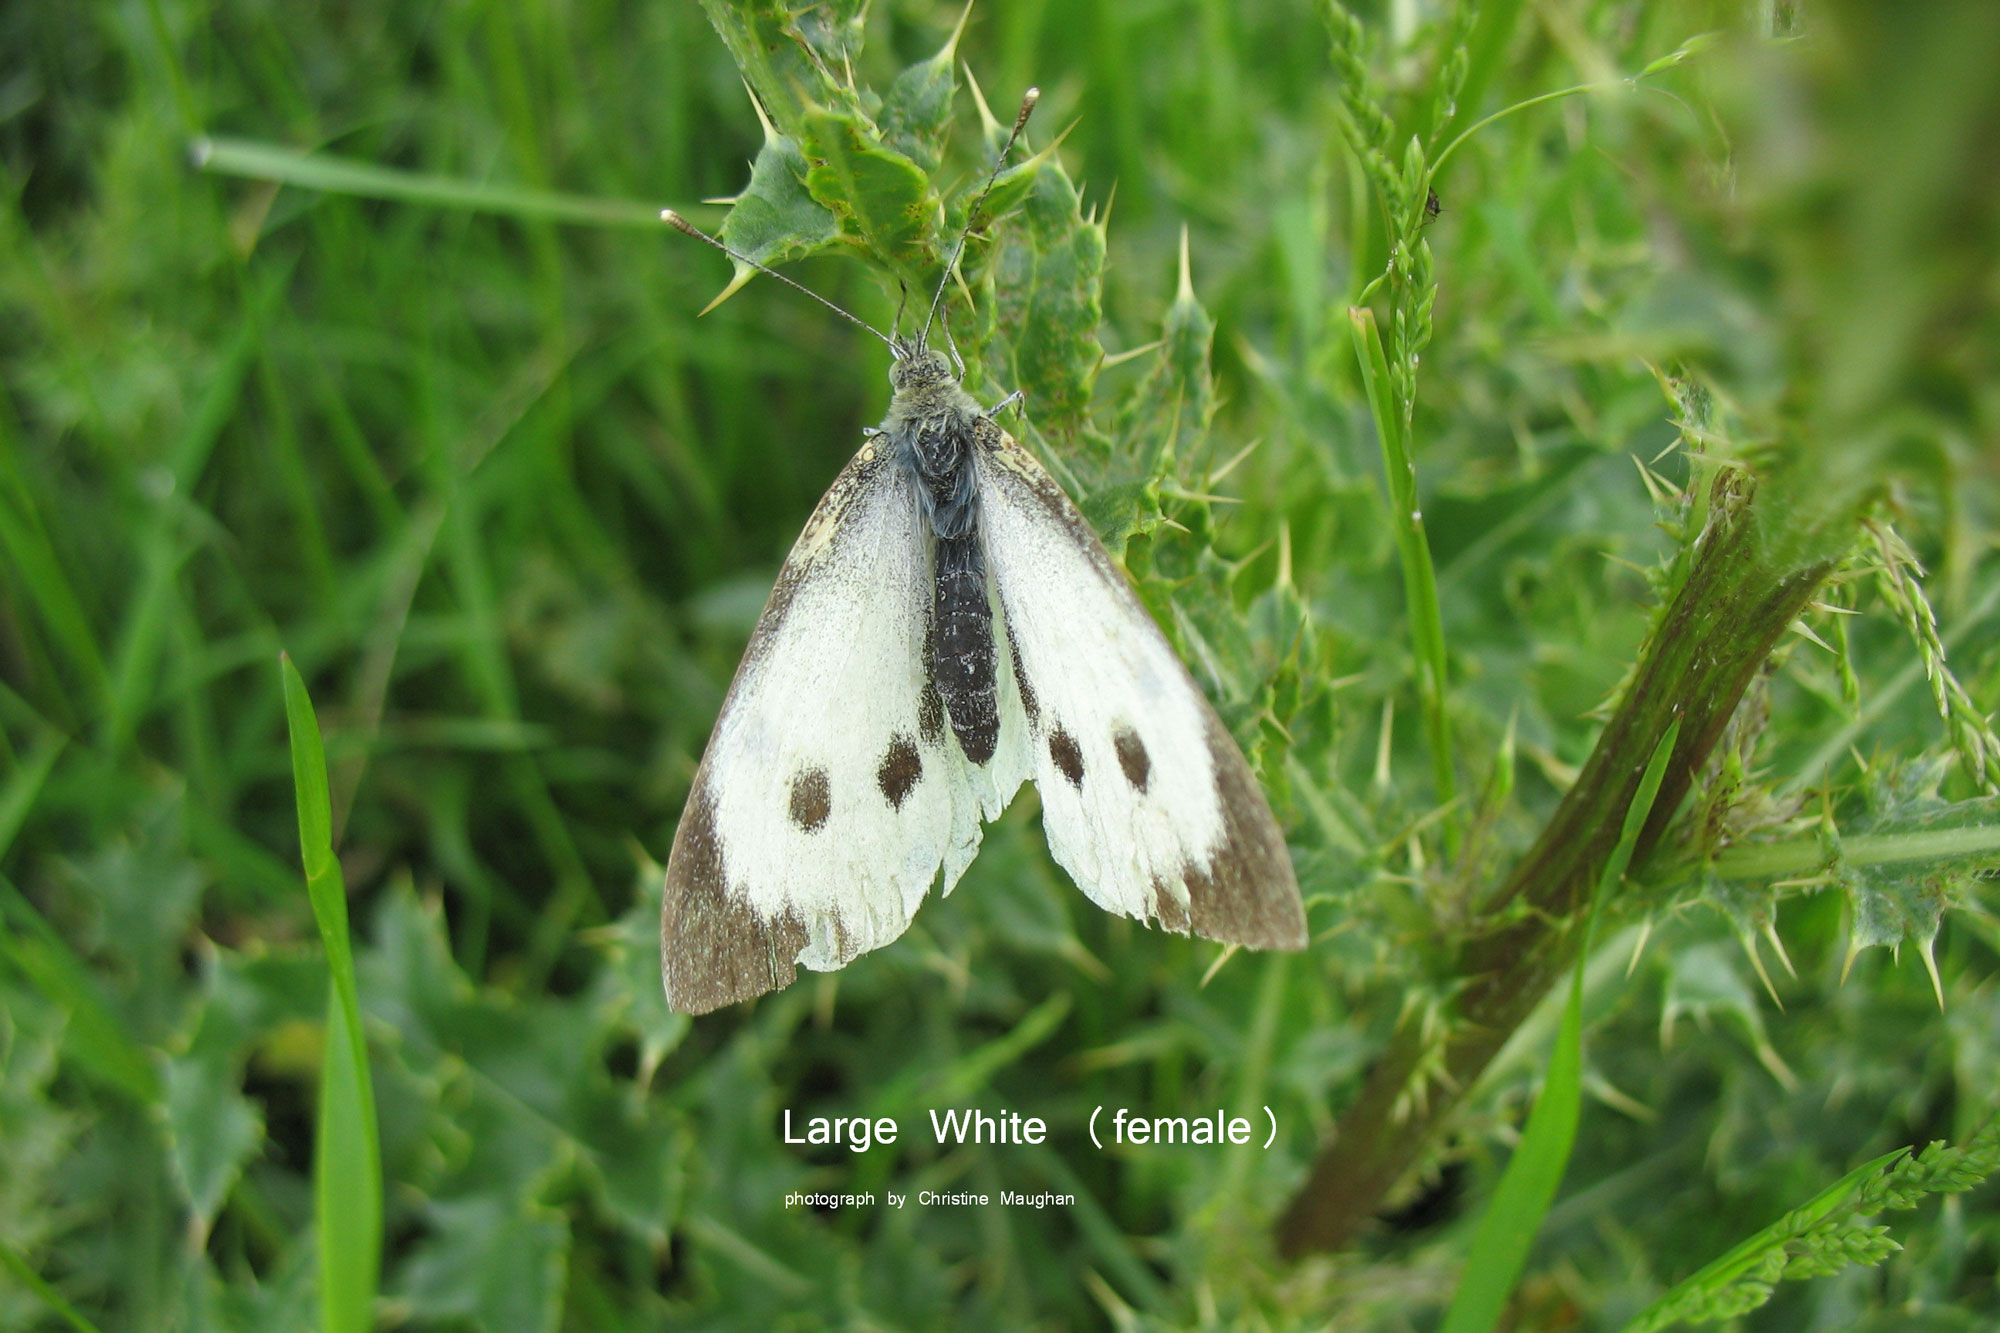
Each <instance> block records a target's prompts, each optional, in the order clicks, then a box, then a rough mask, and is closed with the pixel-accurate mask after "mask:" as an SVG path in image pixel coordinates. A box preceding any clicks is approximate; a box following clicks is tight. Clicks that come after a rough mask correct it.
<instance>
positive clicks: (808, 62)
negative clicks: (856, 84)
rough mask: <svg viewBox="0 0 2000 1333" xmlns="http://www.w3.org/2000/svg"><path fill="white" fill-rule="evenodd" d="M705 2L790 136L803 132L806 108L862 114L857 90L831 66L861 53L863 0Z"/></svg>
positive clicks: (761, 98) (760, 96) (740, 65)
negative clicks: (793, 4) (837, 79)
mask: <svg viewBox="0 0 2000 1333" xmlns="http://www.w3.org/2000/svg"><path fill="white" fill-rule="evenodd" d="M701 7H702V11H703V12H704V13H706V14H707V15H708V21H709V23H710V24H712V25H713V26H714V28H715V31H716V33H717V35H719V36H720V37H721V38H722V41H723V44H724V45H725V46H727V47H728V48H729V54H730V55H731V56H733V57H735V60H736V66H737V68H738V69H739V70H741V71H742V73H743V77H744V78H745V79H747V80H748V81H749V84H750V89H751V92H752V93H753V94H755V96H756V98H757V100H758V101H759V102H760V103H761V104H762V105H763V107H764V109H765V110H766V111H767V112H769V113H770V115H771V117H772V118H773V119H774V120H775V121H776V122H777V125H778V128H779V129H780V130H781V131H783V132H784V133H785V134H786V135H788V136H789V137H791V138H794V139H798V138H801V137H803V135H804V131H805V118H806V114H807V112H808V111H809V110H810V109H812V108H814V107H827V106H830V107H834V108H837V109H839V110H843V111H849V112H853V113H855V114H860V112H861V110H862V108H861V104H860V100H859V98H858V96H857V95H856V93H855V91H854V89H853V88H852V87H850V86H848V85H847V84H843V83H838V82H835V80H834V79H833V77H832V73H831V72H832V71H834V70H839V69H846V68H848V67H849V66H850V64H851V62H852V61H853V60H854V58H855V57H856V56H858V55H859V54H860V53H861V43H862V38H863V37H864V36H865V34H866V26H865V20H866V18H867V11H868V6H867V3H866V0H832V2H831V3H828V4H821V5H813V6H811V7H809V8H804V9H795V8H793V7H791V6H789V5H782V4H777V3H771V2H770V0H702V4H701Z"/></svg>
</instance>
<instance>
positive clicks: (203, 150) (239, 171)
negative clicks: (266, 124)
mask: <svg viewBox="0 0 2000 1333" xmlns="http://www.w3.org/2000/svg"><path fill="white" fill-rule="evenodd" d="M188 151H189V154H190V155H191V156H192V157H193V158H194V164H195V165H196V166H197V167H200V168H201V169H202V170H204V171H214V172H220V173H221V174H223V175H225V176H243V177H247V178H248V179H250V180H260V181H276V182H277V183H279V184H281V185H297V186H302V187H303V188H305V189H308V190H325V191H327V192H329V193H331V194H351V195H358V196H360V197H361V198H363V199H395V200H399V201H403V202H408V203H418V204H430V205H433V206H435V207H439V208H466V209H471V210H473V211H474V212H479V213H502V214H505V215H507V216H509V217H517V218H546V219H548V220H549V221H551V222H580V223H585V224H589V225H594V226H599V227H651V228H653V229H654V230H655V231H658V230H660V229H662V228H663V227H664V226H665V225H666V224H665V223H663V222H661V221H660V209H659V206H658V205H657V204H642V203H639V202H638V201H637V200H633V199H592V198H588V197H585V196H583V195H574V194H558V193H556V192H554V191H552V190H524V189H520V188H518V187H516V186H511V185H482V184H480V183H479V182H477V181H467V180H458V179H456V178H455V177H451V176H434V175H431V174H429V173H427V172H421V171H399V170H397V169H396V168H394V167H381V166H377V165H375V164H374V163H372V162H355V161H351V160H349V159H347V158H339V157H329V156H327V155H326V154H324V153H301V152H298V151H296V150H294V149H290V148H281V147H279V146H278V145H276V144H268V143H256V142H253V141H251V140H248V139H227V138H223V139H196V140H195V141H194V142H193V143H192V144H190V145H189V147H188Z"/></svg>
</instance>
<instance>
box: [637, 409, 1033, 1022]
mask: <svg viewBox="0 0 2000 1333" xmlns="http://www.w3.org/2000/svg"><path fill="white" fill-rule="evenodd" d="M922 524H923V518H922V515H921V512H920V510H919V506H918V501H917V498H916V494H915V491H914V488H913V483H912V481H911V478H910V476H909V474H908V472H907V470H906V469H905V468H903V467H901V466H900V465H899V464H898V463H897V461H896V460H895V458H894V457H893V455H892V451H890V450H887V449H882V448H878V447H877V445H876V444H875V443H873V442H871V443H869V444H867V445H864V446H863V448H862V449H861V451H860V452H859V453H858V454H857V455H856V456H855V458H854V460H853V461H852V462H850V463H849V464H848V466H847V467H846V469H845V470H844V471H842V473H841V474H840V476H839V477H838V478H836V479H835V481H834V483H833V485H832V487H831V488H829V490H828V491H827V493H826V496H825V498H823V499H822V500H821V501H820V503H819V507H818V508H817V509H816V510H815V511H814V513H813V516H812V518H811V520H810V521H808V523H807V524H806V528H805V531H804V532H803V533H801V534H800V536H799V539H798V542H797V543H796V544H795V545H794V546H793V548H792V552H791V554H790V555H789V556H788V557H787V558H786V560H785V564H784V568H783V569H782V571H781V572H780V573H779V576H778V582H777V586H776V587H775V588H774V589H773V591H772V593H771V599H770V602H769V603H768V604H767V605H766V606H765V608H764V613H763V615H762V616H761V617H760V618H759V619H758V622H757V628H756V630H755V631H754V632H753V634H752V635H751V639H750V645H749V648H748V649H747V650H746V651H745V653H744V656H743V663H742V665H741V666H739V667H738V668H737V672H736V678H735V680H734V682H733V683H732V684H731V685H730V688H729V693H728V696H727V697H726V698H725V699H724V701H723V705H722V711H721V714H720V715H719V717H718V718H717V720H716V725H715V731H714V734H713V735H712V736H711V738H710V740H709V745H708V750H707V752H706V753H705V754H704V755H703V757H702V762H701V767H700V769H699V770H698V771H697V772H696V774H695V780H694V787H693V790H692V792H691V793H690V794H689V797H688V802H687V808H686V810H685V812H684V813H683V815H682V817H681V824H680V828H679V830H678V832H677V833H676V834H675V837H674V846H673V851H672V853H671V854H670V855H669V857H668V860H667V884H666V897H665V901H664V903H663V905H662V909H661V916H660V954H661V960H660V962H661V972H662V974H663V976H664V978H665V981H666V988H667V996H668V999H669V1001H670V1002H671V1003H672V1005H673V1007H674V1008H675V1009H677V1010H680V1011H682V1012H685V1013H705V1012H707V1011H708V1010H711V1009H715V1008H718V1007H720V1006H722V1005H725V1004H729V1003H732V1002H734V1001H737V1000H742V999H747V998H749V997H751V996H753V995H760V994H762V993H764V992H765V991H769V990H774V989H776V988H778V987H781V986H784V985H786V984H788V983H790V982H791V980H792V979H793V977H794V976H795V975H796V974H797V969H798V967H799V966H800V965H804V966H806V967H809V968H813V969H816V970H820V971H827V970H831V969H833V968H838V967H841V966H843V965H844V964H846V963H847V962H848V961H849V960H850V959H852V958H854V957H855V956H856V955H858V954H861V953H864V952H866V951H868V950H870V949H875V948H879V947H881V946H882V945H884V944H887V943H889V942H890V941H891V940H893V939H895V938H896V937H897V936H899V935H901V934H902V933H903V930H904V929H905V927H907V926H908V925H909V921H910V917H911V914H912V913H914V912H915V911H916V909H917V906H918V904H919V903H921V902H922V901H923V898H924V895H925V894H926V893H927V892H928V891H929V889H930V887H931V885H932V883H933V882H935V881H936V880H937V878H938V870H939V867H940V866H942V867H943V869H944V876H943V885H944V889H945V891H946V892H949V891H950V889H951V886H952V885H953V883H954V882H956V880H957V879H958V876H959V874H960V873H961V872H962V871H963V870H964V869H965V867H966V865H967V864H968V863H970V861H971V860H972V857H973V854H974V853H975V852H976V851H977V850H978V847H979V838H980V822H981V819H982V817H983V818H986V819H991V818H992V817H994V816H995V815H997V814H998V813H999V812H1000V810H1001V809H1002V808H1003V807H1004V806H1005V805H1006V803H1007V800H1008V799H1009V798H1011V797H1012V795H1013V793H1014V790H1015V789H1016V788H1017V787H1018V786H1019V785H1020V782H1021V781H1022V779H1023V777H1025V775H1026V756H1025V751H1024V749H1023V746H1024V743H1025V741H1024V735H1023V724H1022V722H1021V721H1020V720H1019V715H1020V712H1021V709H1020V706H1019V703H1018V700H1017V699H1016V696H1015V695H1014V692H1013V682H1012V680H1011V679H1009V680H1007V681H1006V682H1005V686H1004V688H1003V691H1002V700H1001V702H1002V712H1003V714H1005V715H1009V720H1008V722H1007V723H1005V724H1003V726H1002V729H1001V736H1000V743H999V749H998V751H997V752H996V753H995V755H994V757H993V759H992V760H991V761H990V762H989V763H988V764H986V765H985V766H983V767H975V766H974V765H971V764H969V763H967V762H966V760H965V757H964V755H963V754H962V753H961V752H960V750H959V748H958V743H957V741H956V739H955V738H954V737H953V735H952V731H951V727H950V725H949V722H948V720H947V719H946V718H945V717H944V714H943V710H942V707H941V705H940V703H939V700H938V696H937V693H936V690H935V689H934V688H933V687H932V685H931V683H930V676H929V671H928V669H927V667H926V665H925V663H926V658H927V655H926V653H925V651H924V636H925V628H926V625H927V624H928V618H929V607H930V596H931V568H930V559H931V556H930V540H929V534H928V532H927V531H926V529H925V528H924V527H923V526H922ZM1010 701H1013V702H1012V703H1011V707H1010V706H1009V704H1010Z"/></svg>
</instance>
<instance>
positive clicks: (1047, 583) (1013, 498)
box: [975, 421, 1306, 949]
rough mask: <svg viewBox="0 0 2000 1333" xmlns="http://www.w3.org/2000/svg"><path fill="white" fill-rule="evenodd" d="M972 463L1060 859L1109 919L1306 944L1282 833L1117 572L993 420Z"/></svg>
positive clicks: (1047, 820) (1263, 943) (1046, 821)
mask: <svg viewBox="0 0 2000 1333" xmlns="http://www.w3.org/2000/svg"><path fill="white" fill-rule="evenodd" d="M975 458H976V460H977V466H978V469H979V472H978V477H979V499H980V523H981V525H982V528H983V530H984V532H985V536H986V557H987V564H988V567H989V568H990V569H991V570H992V574H993V580H994V584H995V587H996V589H997V591H998V595H999V599H1000V604H1001V607H1002V609H1003V611H1004V613H1005V619H1006V626H1007V632H1008V634H1009V636H1010V638H1011V640H1012V649H1013V666H1014V672H1013V674H1014V675H1015V677H1016V690H1015V696H1016V697H1017V698H1018V699H1019V700H1020V705H1021V708H1022V710H1023V714H1024V717H1023V721H1024V722H1025V725H1026V731H1027V733H1028V744H1029V746H1030V747H1031V763H1032V776H1033V777H1034V779H1035V785H1036V787H1037V788H1038V789H1039V790H1040V791H1041V796H1042V824H1043V827H1044V828H1045V829H1046V831H1047V833H1048V839H1049V850H1050V852H1051V853H1052V854H1053V855H1054V857H1055V859H1056V861H1057V863H1058V864H1060V865H1061V866H1062V867H1063V868H1064V869H1065V870H1067V871H1068V872H1069V873H1070V877H1071V878H1072V879H1074V880H1075V881H1076V883H1077V887H1079V888H1081V889H1082V890H1083V891H1084V893H1085V894H1087V895H1088V896H1089V897H1090V899H1091V901H1093V902H1095V903H1096V904H1097V905H1098V906H1100V907H1102V908H1104V909H1106V910H1107V911H1112V912H1118V913H1120V914H1122V915H1125V916H1129V917H1134V918H1136V919H1138V920H1142V921H1144V920H1148V919H1151V920H1155V921H1158V922H1159V923H1160V925H1161V926H1163V927H1165V928H1166V929H1169V930H1175V931H1180V932H1182V933H1186V932H1187V931H1188V930H1190V929H1192V930H1193V931H1194V932H1195V933H1196V934H1199V935H1203V936H1206V937H1207V938H1209V939H1215V940H1226V941H1230V942H1233V943H1237V944H1245V945H1249V946H1251V947H1253V948H1262V949H1273V948H1275V949H1298V948H1303V947H1304V945H1305V942H1306V928H1305V911H1304V907H1303V905H1302V904H1301V903H1300V901H1299V889H1298V881H1297V880H1296V878H1295V877H1294V876H1293V873H1292V863H1291V857H1290V855H1289V854H1288V853H1287V852H1286V849H1285V840H1284V835H1283V834H1282V833H1281V832H1280V831H1279V829H1278V825H1277V822H1276V821H1275V820H1274V819H1273V818H1272V817H1271V810H1270V807H1269V806H1268V805H1267V804H1266V803H1265V801H1264V794H1263V792H1262V790H1261V789H1259V787H1258V785H1257V780H1256V779H1255V778H1254V777H1253V776H1252V775H1251V773H1250V769H1249V766H1248V765H1247V764H1246V763H1245V762H1244V760H1243V755H1242V753H1241V752H1240V751H1239V750H1238V749H1237V748H1236V743H1235V741H1234V740H1232V739H1231V738H1230V735H1229V732H1228V730H1227V729H1226V728H1225V727H1224V726H1223V725H1222V722H1221V719H1219V718H1218V717H1216V715H1215V710H1214V709H1213V708H1212V707H1210V706H1209V703H1208V700H1207V699H1206V698H1204V697H1203V696H1202V693H1201V691H1200V689H1198V688H1197V687H1196V685H1195V683H1194V681H1193V679H1192V678H1191V677H1189V675H1188V673H1187V668H1186V667H1184V666H1182V665H1181V661H1180V658H1179V657H1178V656H1176V655H1175V653H1174V650H1173V648H1172V647H1171V646H1170V645H1169V644H1168V643H1167V640H1166V636H1164V635H1163V634H1161V633H1160V629H1159V626H1157V625H1156V624H1154V623H1153V619H1152V617H1151V616H1150V615H1149V614H1148V613H1147V611H1146V608H1145V606H1144V605H1143V604H1142V603H1141V602H1140V601H1139V597H1138V594H1137V593H1135V592H1134V591H1133V589H1132V585H1131V583H1130V582H1129V581H1128V580H1127V579H1126V577H1125V575H1124V573H1123V571H1121V570H1120V569H1119V568H1118V567H1117V566H1116V565H1114V564H1113V563H1112V561H1111V557H1110V555H1109V554H1108V553H1107V552H1106V551H1105V549H1104V545H1103V543H1102V542H1100V541H1099V540H1098V538H1097V534H1096V533H1095V532H1093V531H1092V530H1091V527H1090V525H1089V523H1088V522H1086V521H1085V519H1084V517H1083V515H1082V514H1080V513H1079V512H1078V511H1077V508H1076V506H1075V505H1074V504H1072V503H1071V502H1070V499H1069V497H1068V496H1067V495H1065V494H1063V491H1062V488H1061V487H1060V486H1058V485H1057V484H1056V483H1055V481H1054V479H1053V478H1051V477H1050V476H1049V474H1048V473H1047V472H1046V471H1045V470H1044V469H1043V468H1042V466H1041V464H1040V463H1038V462H1036V461H1035V458H1034V456H1033V455H1031V454H1030V453H1028V452H1027V450H1025V449H1023V448H1022V447H1021V446H1020V445H1019V444H1018V443H1017V442H1016V441H1015V440H1014V439H1013V438H1012V437H1011V436H1009V435H1008V434H1007V433H1006V432H1004V431H1002V430H1001V429H1000V428H999V427H998V426H996V425H994V424H993V423H992V422H990V421H982V422H981V423H980V430H979V435H978V448H977V449H976V450H975ZM1004 674H1005V673H1003V675H1004Z"/></svg>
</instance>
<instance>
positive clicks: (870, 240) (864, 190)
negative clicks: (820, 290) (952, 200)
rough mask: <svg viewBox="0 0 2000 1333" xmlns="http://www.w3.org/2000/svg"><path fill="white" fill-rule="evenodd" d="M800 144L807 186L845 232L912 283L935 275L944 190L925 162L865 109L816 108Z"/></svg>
mask: <svg viewBox="0 0 2000 1333" xmlns="http://www.w3.org/2000/svg"><path fill="white" fill-rule="evenodd" d="M801 143H802V144H803V145H804V149H805V156H806V161H807V164H808V165H807V169H806V189H807V190H808V191H810V192H811V194H812V197H813V198H814V199H815V200H817V201H818V202H819V203H820V204H821V205H822V206H824V207H826V208H827V209H830V210H831V211H832V213H833V215H834V217H835V218H837V219H838V220H839V223H840V233H841V235H842V236H844V237H846V238H847V239H849V240H851V241H853V242H855V243H856V244H858V245H859V246H860V247H861V248H862V250H863V251H864V252H865V253H866V254H867V255H868V256H869V257H870V258H872V259H874V260H875V261H876V262H877V263H879V264H881V265H883V266H884V267H886V268H888V269H889V271H890V272H892V273H894V274H896V275H897V276H898V277H899V278H901V279H902V280H903V281H905V282H907V283H909V284H910V286H911V287H912V288H913V289H922V288H926V287H928V286H929V285H930V283H932V282H934V281H935V278H936V267H937V265H938V263H940V262H941V261H940V258H939V256H938V255H937V254H936V253H935V248H934V247H933V246H932V245H931V229H932V226H933V225H934V223H935V222H936V219H937V212H938V207H937V196H936V195H934V194H933V193H932V192H931V185H930V178H929V177H928V176H926V175H925V174H924V172H923V171H922V169H921V168H919V167H918V166H917V164H916V163H914V162H912V161H911V160H910V159H909V158H908V157H906V156H904V155H903V154H902V153H900V152H898V151H896V150H895V149H894V148H891V147H889V146H888V145H887V144H885V143H883V142H882V141H881V139H880V137H879V136H878V134H877V132H876V130H875V128H874V126H872V125H870V124H868V123H867V122H866V121H865V120H863V119H862V118H861V117H860V116H859V115H852V114H843V113H840V112H836V111H824V110H817V111H813V112H810V113H808V114H807V116H806V118H805V133H804V135H803V136H802V138H801Z"/></svg>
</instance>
